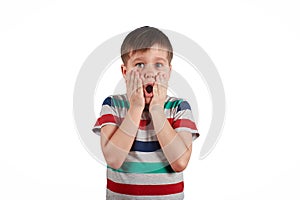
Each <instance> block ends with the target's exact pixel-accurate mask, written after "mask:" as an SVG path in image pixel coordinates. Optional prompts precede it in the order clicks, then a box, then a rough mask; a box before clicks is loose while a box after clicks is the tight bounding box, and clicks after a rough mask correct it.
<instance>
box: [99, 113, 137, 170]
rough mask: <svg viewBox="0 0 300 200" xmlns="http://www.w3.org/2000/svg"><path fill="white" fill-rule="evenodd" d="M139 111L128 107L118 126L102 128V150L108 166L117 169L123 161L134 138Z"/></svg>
mask: <svg viewBox="0 0 300 200" xmlns="http://www.w3.org/2000/svg"><path fill="white" fill-rule="evenodd" d="M141 113H142V111H141V110H140V109H135V108H130V109H129V110H128V112H127V114H126V116H125V118H124V120H123V122H122V124H121V125H120V127H119V128H117V127H115V130H107V129H106V128H105V127H103V128H102V129H103V131H102V130H101V132H102V134H101V146H102V151H103V154H104V157H105V160H106V162H107V164H108V165H109V166H110V167H112V168H115V169H118V168H120V167H121V165H122V164H123V162H124V161H125V159H126V157H127V155H128V153H129V151H130V149H131V147H132V144H133V142H134V140H135V136H136V133H137V130H138V127H139V123H140V118H141ZM110 128H111V127H110ZM109 133H110V134H109Z"/></svg>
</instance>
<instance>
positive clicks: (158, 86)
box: [149, 72, 168, 112]
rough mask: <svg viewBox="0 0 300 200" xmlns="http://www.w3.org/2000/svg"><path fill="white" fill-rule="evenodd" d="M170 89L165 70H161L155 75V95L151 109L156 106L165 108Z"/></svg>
mask: <svg viewBox="0 0 300 200" xmlns="http://www.w3.org/2000/svg"><path fill="white" fill-rule="evenodd" d="M167 90H168V77H167V75H166V74H165V73H164V72H159V73H158V74H157V75H156V77H155V83H154V85H153V97H152V100H151V102H150V106H149V111H150V112H151V110H152V109H153V108H155V107H159V108H162V109H163V108H164V103H165V100H166V96H167Z"/></svg>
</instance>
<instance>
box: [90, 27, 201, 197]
mask: <svg viewBox="0 0 300 200" xmlns="http://www.w3.org/2000/svg"><path fill="white" fill-rule="evenodd" d="M172 57H173V49H172V45H171V43H170V41H169V39H168V37H167V36H166V35H165V34H164V33H162V32H161V31H160V30H158V29H156V28H153V27H148V26H145V27H141V28H138V29H136V30H134V31H132V32H131V33H129V34H128V35H127V36H126V38H125V39H124V41H123V44H122V46H121V58H122V61H123V64H122V66H121V71H122V75H123V77H124V79H125V81H126V94H123V95H112V96H109V97H107V98H106V99H105V100H104V102H103V104H102V110H101V113H100V117H99V118H98V120H97V122H96V124H95V126H94V128H93V131H94V132H95V133H97V134H99V135H100V138H101V148H102V151H103V155H104V157H105V160H106V162H107V165H108V166H107V190H106V191H107V194H106V197H107V199H114V200H116V199H117V200H118V199H120V200H125V199H151V200H156V199H168V200H173V199H176V200H177V199H178V200H179V199H183V198H184V195H183V174H182V171H183V170H184V169H185V168H186V166H187V164H188V161H189V159H190V155H191V152H192V140H193V139H196V138H197V137H198V136H199V133H198V131H197V128H196V125H195V123H194V120H193V116H192V112H191V108H190V106H189V104H188V102H187V101H185V100H183V99H180V98H175V97H169V96H168V95H167V83H168V80H169V78H170V73H171V69H172V65H171V60H172Z"/></svg>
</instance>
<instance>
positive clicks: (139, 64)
mask: <svg viewBox="0 0 300 200" xmlns="http://www.w3.org/2000/svg"><path fill="white" fill-rule="evenodd" d="M135 67H138V68H143V67H145V64H144V63H136V64H135Z"/></svg>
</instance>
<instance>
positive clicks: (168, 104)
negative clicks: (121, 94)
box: [112, 98, 183, 109]
mask: <svg viewBox="0 0 300 200" xmlns="http://www.w3.org/2000/svg"><path fill="white" fill-rule="evenodd" d="M112 101H113V105H114V106H115V107H120V108H129V102H128V101H126V100H125V101H124V100H123V99H115V98H112ZM182 101H183V100H182V99H180V100H175V101H167V102H165V104H164V108H165V109H172V108H176V107H177V106H178V105H179V104H180V103H181V102H182Z"/></svg>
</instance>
